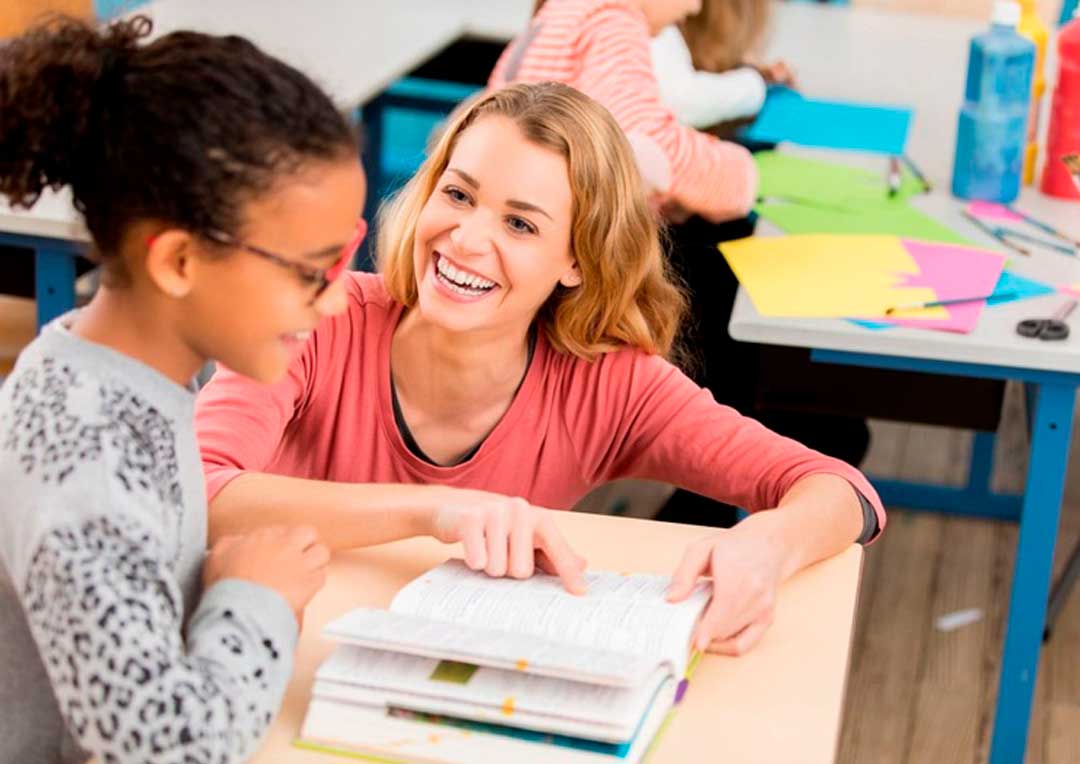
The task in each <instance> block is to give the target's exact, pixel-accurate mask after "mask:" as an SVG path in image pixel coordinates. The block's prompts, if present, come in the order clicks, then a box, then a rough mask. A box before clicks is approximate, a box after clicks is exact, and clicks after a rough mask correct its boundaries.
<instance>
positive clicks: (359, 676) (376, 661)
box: [315, 645, 667, 742]
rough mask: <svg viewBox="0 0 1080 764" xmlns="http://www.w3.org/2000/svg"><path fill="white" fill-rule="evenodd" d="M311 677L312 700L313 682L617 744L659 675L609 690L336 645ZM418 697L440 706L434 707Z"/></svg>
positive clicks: (344, 695)
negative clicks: (538, 720) (529, 720)
mask: <svg viewBox="0 0 1080 764" xmlns="http://www.w3.org/2000/svg"><path fill="white" fill-rule="evenodd" d="M451 669H452V670H451ZM315 676H316V680H318V681H317V682H316V688H317V689H316V694H318V693H319V690H318V687H319V684H320V683H330V684H324V685H323V688H324V690H325V691H326V694H329V695H333V694H334V685H346V686H348V687H355V688H363V689H364V690H368V691H374V692H375V694H374V695H371V696H370V697H374V698H382V701H381V702H384V703H385V704H386V705H400V706H403V707H406V708H414V709H417V710H430V711H433V712H441V713H450V714H456V715H459V716H461V717H462V718H468V719H486V720H490V721H494V722H497V723H502V724H514V725H521V726H530V727H532V728H534V729H535V728H538V727H539V728H542V729H545V730H546V731H551V732H561V733H563V734H582V735H584V734H587V733H591V734H593V735H594V738H595V739H608V740H612V741H618V742H622V741H625V740H627V739H629V737H630V735H631V734H632V733H633V730H634V729H635V728H636V726H637V724H638V722H639V721H640V719H641V718H642V716H643V715H644V714H645V711H646V709H647V708H648V705H649V702H650V701H651V700H652V698H653V695H654V693H655V691H656V688H657V687H658V686H659V685H660V683H661V682H662V681H663V680H664V678H665V677H666V676H667V672H666V671H665V670H664V669H660V668H658V669H656V670H655V671H654V674H653V677H652V679H651V680H650V681H646V682H643V683H642V684H640V685H638V686H636V687H631V688H626V687H610V686H604V685H597V684H587V683H584V682H575V681H568V680H564V679H554V678H551V677H546V676H537V675H534V674H525V673H522V672H520V671H507V670H502V669H495V668H487V667H483V666H481V667H475V666H467V665H464V664H453V665H451V666H449V667H448V666H447V662H446V661H440V660H438V659H434V658H423V657H418V656H413V655H406V654H403V653H392V652H387V651H383V650H371V649H367V648H362V647H354V646H351V645H343V646H341V647H338V648H337V649H336V650H335V651H334V652H333V653H332V654H331V656H330V658H329V659H328V660H327V661H326V662H325V663H323V664H322V665H321V666H320V667H319V670H318V672H317V673H316V675H315ZM338 692H341V693H342V695H341V696H340V697H341V699H343V700H353V696H351V695H350V694H349V693H348V691H347V690H345V689H344V688H339V690H338ZM364 697H365V696H363V695H359V696H357V697H356V700H363V699H364ZM421 698H423V699H427V700H437V701H443V704H442V705H441V706H439V707H436V706H433V705H432V704H431V703H429V702H426V701H421V700H420V699H421ZM530 715H535V716H537V717H543V718H546V719H547V720H548V723H547V724H532V725H529V724H526V723H525V722H524V721H523V718H522V717H525V716H530ZM582 725H585V726H584V727H583V726H582ZM593 727H596V728H599V729H591V728H593ZM605 731H606V736H605V737H600V736H599V735H601V734H603V733H604V732H605Z"/></svg>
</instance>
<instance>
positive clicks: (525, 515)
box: [430, 494, 586, 594]
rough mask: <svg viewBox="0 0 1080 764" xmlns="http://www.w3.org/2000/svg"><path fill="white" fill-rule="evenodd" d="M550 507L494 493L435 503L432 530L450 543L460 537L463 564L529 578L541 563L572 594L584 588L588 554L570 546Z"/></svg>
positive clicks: (431, 523)
mask: <svg viewBox="0 0 1080 764" xmlns="http://www.w3.org/2000/svg"><path fill="white" fill-rule="evenodd" d="M552 512H553V510H550V509H541V508H539V507H534V506H533V505H531V504H529V502H527V501H525V499H521V498H510V497H506V496H499V495H496V494H491V495H488V496H483V497H478V498H477V499H476V500H474V501H466V502H452V503H447V504H444V505H442V506H440V507H438V508H437V509H435V510H434V511H433V513H432V516H431V522H430V525H431V528H430V534H431V535H432V536H434V537H435V538H437V539H438V540H439V541H442V542H444V543H447V544H453V543H457V542H461V544H462V546H463V547H464V549H465V564H466V565H468V566H469V567H470V568H471V569H473V570H482V571H484V572H485V573H487V574H488V575H489V576H494V577H496V578H499V577H502V576H512V577H513V578H529V577H530V576H532V574H533V573H534V572H535V569H536V568H540V569H541V570H542V571H544V572H545V573H551V574H553V575H556V576H558V577H559V578H560V579H561V580H562V584H563V586H564V587H565V588H566V590H567V591H568V592H570V593H571V594H584V593H585V590H586V585H585V575H584V574H585V568H586V563H585V558H583V557H581V556H579V555H578V554H577V553H575V552H574V550H573V549H571V548H570V545H569V544H568V543H567V542H566V539H564V538H563V536H562V534H561V533H560V532H559V529H558V528H557V527H556V525H555V522H554V520H552V517H551V515H552Z"/></svg>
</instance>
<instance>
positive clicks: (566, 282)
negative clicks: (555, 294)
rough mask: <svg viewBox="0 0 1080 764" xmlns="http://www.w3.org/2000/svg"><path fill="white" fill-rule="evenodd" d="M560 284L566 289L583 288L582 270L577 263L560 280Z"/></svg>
mask: <svg viewBox="0 0 1080 764" xmlns="http://www.w3.org/2000/svg"><path fill="white" fill-rule="evenodd" d="M559 283H560V284H562V285H563V286H564V287H577V286H581V269H580V268H578V265H577V263H574V264H573V265H571V266H570V269H569V270H568V271H566V273H564V274H563V275H562V278H560V279H559Z"/></svg>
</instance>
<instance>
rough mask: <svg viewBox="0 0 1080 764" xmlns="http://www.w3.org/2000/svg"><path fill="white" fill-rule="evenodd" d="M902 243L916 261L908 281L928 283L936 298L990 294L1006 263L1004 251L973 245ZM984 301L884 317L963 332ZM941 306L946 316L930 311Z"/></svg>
mask: <svg viewBox="0 0 1080 764" xmlns="http://www.w3.org/2000/svg"><path fill="white" fill-rule="evenodd" d="M904 247H905V248H906V249H907V250H908V252H910V253H911V256H912V257H913V258H914V259H915V261H916V262H917V263H918V265H919V275H918V276H916V277H913V278H909V279H908V280H907V284H908V285H909V286H916V285H928V286H931V287H932V288H933V290H934V292H935V294H937V298H936V299H938V300H955V299H961V298H964V297H972V296H976V295H984V294H992V293H993V292H994V291H995V288H996V286H997V284H998V281H999V280H1000V278H1001V270H1002V268H1003V267H1004V265H1005V256H1004V255H1002V254H999V253H997V252H991V251H989V250H985V249H977V248H975V247H961V246H957V245H955V244H942V243H940V242H928V241H910V240H905V241H904ZM985 304H986V303H985V301H982V300H979V301H975V302H965V303H960V304H957V305H947V306H940V307H937V308H931V309H927V308H923V309H917V310H908V311H901V312H894V313H893V314H892V315H891V316H889V318H888V319H887V320H888V321H889V322H890V323H895V324H897V325H899V326H911V327H917V328H922V329H938V330H940V331H948V332H964V333H966V332H970V331H971V330H973V329H974V328H975V326H976V325H977V324H978V322H979V316H980V315H982V311H983V307H984V306H985ZM942 309H944V310H945V311H947V312H948V314H949V315H948V317H947V318H941V317H940V316H939V315H937V314H936V313H933V314H932V313H931V312H930V311H931V310H933V311H939V310H942ZM864 317H865V316H860V318H864Z"/></svg>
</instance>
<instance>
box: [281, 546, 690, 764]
mask: <svg viewBox="0 0 1080 764" xmlns="http://www.w3.org/2000/svg"><path fill="white" fill-rule="evenodd" d="M669 580H670V579H668V578H667V577H666V576H654V575H639V574H634V575H626V574H619V573H607V572H590V573H588V574H586V581H587V583H588V585H589V592H588V594H586V595H585V596H581V597H576V596H574V595H571V594H568V593H567V592H566V591H565V590H564V589H563V588H562V585H561V584H560V582H559V580H558V579H557V578H554V577H552V576H546V575H537V576H534V577H533V578H531V579H528V580H525V581H518V580H515V579H510V578H502V579H493V578H489V577H487V576H485V575H484V574H482V573H476V572H473V571H471V570H469V569H468V568H467V567H466V566H465V565H464V564H463V563H461V562H460V561H451V562H448V563H445V564H443V565H441V566H439V567H438V568H435V569H434V570H432V571H430V572H428V573H427V574H425V575H423V576H421V577H420V578H417V579H416V580H414V581H412V582H411V583H409V584H408V585H407V586H406V587H405V588H404V589H402V590H401V591H400V592H399V593H398V595H397V596H396V597H395V598H394V600H393V602H392V603H391V605H390V609H389V610H371V609H359V610H354V611H352V612H350V613H348V614H346V615H345V616H343V617H341V618H339V619H338V620H336V621H333V622H331V623H330V624H328V625H327V627H326V629H325V632H324V633H325V634H326V635H327V636H328V637H330V638H331V639H334V640H336V641H338V642H340V643H342V644H341V645H340V646H339V647H338V648H337V649H336V650H335V651H334V652H333V653H332V654H331V656H330V657H329V658H328V659H327V660H326V662H325V663H323V665H322V666H321V667H320V668H319V670H318V672H317V674H316V681H315V686H314V690H313V698H312V703H311V706H310V708H309V710H308V715H307V718H306V719H305V722H304V727H303V730H302V733H301V735H302V741H301V743H300V744H302V745H308V746H311V747H326V748H329V749H333V750H336V751H352V752H356V753H359V754H363V755H370V756H377V757H379V758H382V759H386V760H390V761H419V762H465V761H470V762H471V761H479V760H503V761H511V760H512V761H530V760H534V761H537V762H539V761H545V762H550V761H573V762H583V763H584V762H606V761H617V762H623V761H637V760H639V759H640V758H641V756H642V755H643V754H644V752H645V750H646V749H647V748H648V745H649V742H650V741H651V740H652V738H653V737H654V736H655V733H656V731H657V730H658V729H659V727H660V725H661V723H662V722H663V719H664V717H665V716H666V714H667V712H668V711H669V710H670V708H671V707H672V705H673V704H674V703H675V701H676V694H678V693H680V691H681V689H685V681H684V679H685V676H686V674H687V670H688V660H689V643H690V638H691V635H692V633H693V629H694V626H695V624H696V623H697V620H698V618H699V617H700V615H701V612H702V610H703V609H704V607H705V605H706V603H707V602H708V590H707V587H705V586H704V585H702V586H700V587H699V588H698V589H697V590H695V592H694V593H693V594H692V595H691V597H690V598H689V599H688V600H686V601H684V602H681V603H678V604H671V603H669V602H667V601H666V600H665V593H666V590H667V586H668V583H669Z"/></svg>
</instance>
